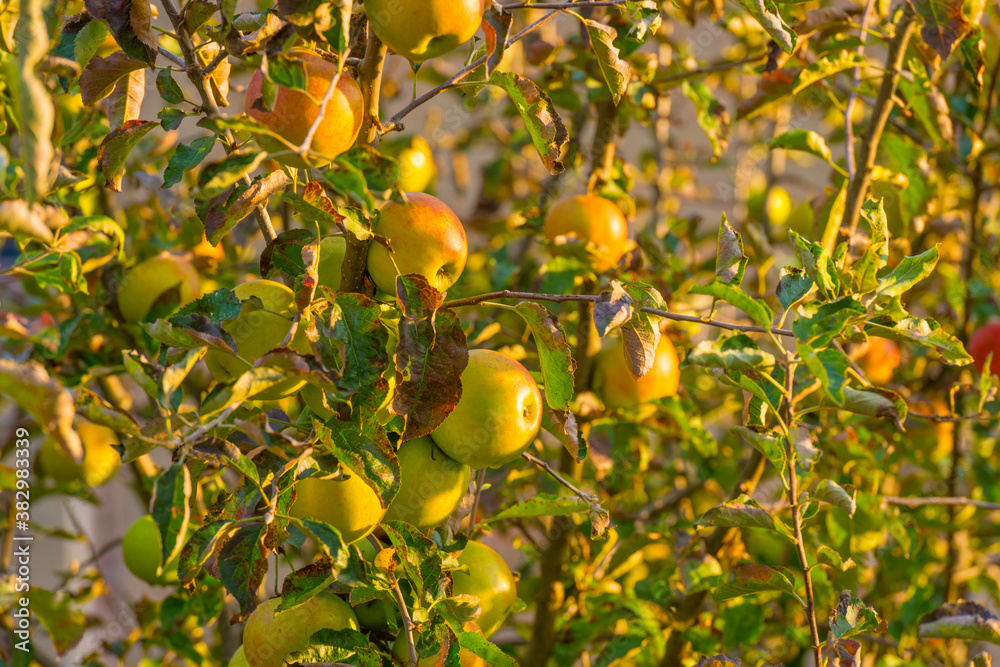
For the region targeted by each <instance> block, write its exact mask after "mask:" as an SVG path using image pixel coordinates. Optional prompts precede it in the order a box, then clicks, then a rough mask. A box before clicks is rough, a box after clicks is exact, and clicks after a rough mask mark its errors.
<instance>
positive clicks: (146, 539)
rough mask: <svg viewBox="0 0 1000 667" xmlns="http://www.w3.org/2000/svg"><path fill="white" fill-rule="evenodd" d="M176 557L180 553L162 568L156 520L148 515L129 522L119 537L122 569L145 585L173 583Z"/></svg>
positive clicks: (160, 543)
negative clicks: (122, 534) (123, 566)
mask: <svg viewBox="0 0 1000 667" xmlns="http://www.w3.org/2000/svg"><path fill="white" fill-rule="evenodd" d="M179 558H180V552H178V554H177V555H176V556H174V557H173V558H171V559H170V560H169V561H167V564H166V565H163V539H162V538H161V537H160V529H159V527H157V525H156V521H154V520H153V517H152V516H151V515H149V514H147V515H146V516H144V517H142V518H140V519H139V520H138V521H136V522H135V523H133V524H132V525H131V526H130V527H129V529H128V530H127V531H125V536H124V537H123V538H122V559H123V560H124V561H125V567H127V568H128V569H129V571H130V572H131V573H132V574H134V575H135V576H136V577H138V578H139V579H142V580H143V581H145V582H146V583H148V584H160V585H165V584H171V583H174V582H175V581H177V561H178V559H179ZM161 566H162V568H161Z"/></svg>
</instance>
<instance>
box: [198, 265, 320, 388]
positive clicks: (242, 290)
mask: <svg viewBox="0 0 1000 667" xmlns="http://www.w3.org/2000/svg"><path fill="white" fill-rule="evenodd" d="M233 293H234V294H235V295H236V298H238V299H239V300H240V302H243V301H247V300H248V299H250V297H257V298H258V299H260V300H261V302H262V307H261V308H260V309H258V310H251V311H245V310H244V311H241V312H240V314H239V315H238V316H237V317H235V318H233V319H232V320H229V321H228V322H225V323H224V324H223V325H222V328H223V330H225V331H227V332H229V335H231V336H232V337H233V340H234V342H235V343H236V352H237V354H238V355H239V357H237V356H235V355H233V354H229V353H228V352H221V351H219V350H209V351H208V352H207V353H206V354H205V365H206V366H208V370H209V371H211V373H212V376H213V377H214V378H215V379H216V380H218V381H219V382H230V381H232V380H234V379H236V378H237V377H239V376H240V375H242V374H243V373H245V372H247V371H248V370H250V363H249V362H250V361H253V360H254V359H257V358H258V357H261V356H263V355H264V354H267V353H268V352H270V351H271V350H273V349H274V348H276V347H278V346H279V345H281V343H282V342H283V341H284V340H285V336H287V335H288V331H289V330H290V329H291V328H292V318H293V317H294V316H295V294H294V292H292V290H290V289H289V288H288V287H286V286H284V285H282V284H281V283H277V282H274V281H273V280H251V281H249V282H245V283H242V284H240V285H237V286H236V287H234V288H233ZM289 348H290V349H292V350H295V351H296V352H299V353H301V354H309V352H310V349H309V341H308V340H307V339H306V335H305V326H304V325H300V326H299V328H298V330H297V331H296V335H295V338H294V339H293V340H292V341H291V343H290V344H289ZM240 357H242V359H241V358H240ZM244 360H246V361H244ZM305 383H306V382H305V380H301V379H298V378H289V379H287V380H283V381H282V382H279V383H278V384H276V385H274V386H271V387H268V388H267V389H265V390H263V391H260V392H257V393H256V394H254V395H253V396H251V398H253V399H256V400H260V401H273V400H277V399H279V398H284V397H286V396H289V395H290V394H292V393H294V392H296V391H298V390H299V389H300V388H301V387H302V386H303V385H305Z"/></svg>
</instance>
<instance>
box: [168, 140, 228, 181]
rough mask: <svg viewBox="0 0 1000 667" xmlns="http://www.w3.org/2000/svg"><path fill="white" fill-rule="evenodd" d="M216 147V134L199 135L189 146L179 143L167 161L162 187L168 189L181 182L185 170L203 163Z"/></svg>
mask: <svg viewBox="0 0 1000 667" xmlns="http://www.w3.org/2000/svg"><path fill="white" fill-rule="evenodd" d="M214 147H215V135H214V134H213V135H209V136H207V137H199V138H198V139H195V140H194V141H192V142H191V145H189V146H185V145H184V144H178V145H177V149H176V150H175V151H174V153H173V155H171V156H170V160H169V161H168V162H167V168H166V170H165V171H164V172H163V186H162V187H163V188H164V189H166V188H169V187H172V186H174V185H176V184H177V183H180V182H181V179H182V178H184V172H185V171H187V170H188V169H191V168H192V167H196V166H198V165H199V164H201V161H202V160H204V159H205V158H206V157H208V154H209V153H211V152H212V149H213V148H214Z"/></svg>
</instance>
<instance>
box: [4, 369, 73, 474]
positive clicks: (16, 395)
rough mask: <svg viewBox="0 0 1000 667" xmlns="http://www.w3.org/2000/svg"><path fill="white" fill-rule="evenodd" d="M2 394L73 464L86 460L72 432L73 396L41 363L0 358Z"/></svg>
mask: <svg viewBox="0 0 1000 667" xmlns="http://www.w3.org/2000/svg"><path fill="white" fill-rule="evenodd" d="M0 394H6V395H7V396H10V397H11V398H12V399H14V402H15V403H17V404H18V405H20V406H21V409H23V410H24V411H25V412H27V413H28V414H29V415H31V416H32V417H33V418H34V420H35V422H36V423H37V424H38V425H39V426H41V427H42V430H43V431H45V433H47V434H48V435H50V436H52V437H53V438H55V440H56V442H57V443H58V445H59V448H60V449H61V450H62V451H63V452H65V453H66V454H67V455H69V456H70V457H71V458H72V459H73V460H74V461H82V460H83V445H82V444H81V443H80V436H78V435H77V434H76V431H74V430H73V415H74V414H75V411H74V408H73V395H72V394H70V393H69V391H67V390H66V389H65V388H64V387H63V386H62V385H61V384H59V382H58V381H57V380H53V379H52V378H50V377H49V374H48V372H46V370H45V368H44V367H43V366H42V365H41V364H40V363H38V362H37V361H26V362H21V363H18V362H15V361H12V360H10V359H0ZM32 435H34V434H32Z"/></svg>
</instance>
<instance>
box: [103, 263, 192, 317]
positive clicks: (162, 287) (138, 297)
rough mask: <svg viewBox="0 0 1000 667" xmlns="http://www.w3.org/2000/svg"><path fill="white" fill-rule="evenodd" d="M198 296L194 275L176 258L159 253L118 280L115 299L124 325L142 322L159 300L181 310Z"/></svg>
mask: <svg viewBox="0 0 1000 667" xmlns="http://www.w3.org/2000/svg"><path fill="white" fill-rule="evenodd" d="M199 296H201V289H200V287H199V278H198V272H197V271H196V270H195V268H194V267H193V266H191V263H190V262H188V261H187V260H185V259H182V258H181V257H178V256H177V255H172V254H170V253H168V252H162V253H160V254H159V255H157V256H156V257H151V258H149V259H147V260H146V261H144V262H142V263H140V264H137V265H136V266H134V267H133V268H131V269H130V270H128V271H127V272H125V275H123V276H122V280H121V282H120V283H119V284H118V291H117V294H116V298H117V300H118V311H119V312H120V313H121V314H122V317H123V318H125V321H126V322H144V321H146V319H147V318H148V317H149V315H150V311H151V310H153V307H154V306H155V305H157V302H158V301H160V300H161V299H163V300H165V301H167V300H169V301H170V303H171V304H173V305H174V306H183V305H184V304H186V303H188V302H190V301H194V300H195V299H197V298H198V297H199Z"/></svg>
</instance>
